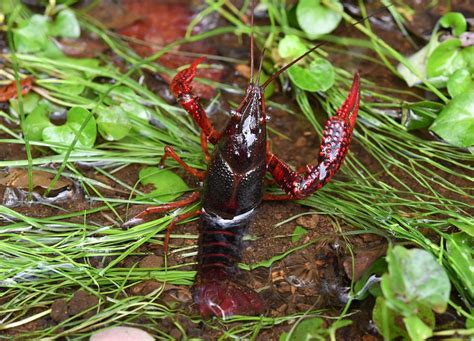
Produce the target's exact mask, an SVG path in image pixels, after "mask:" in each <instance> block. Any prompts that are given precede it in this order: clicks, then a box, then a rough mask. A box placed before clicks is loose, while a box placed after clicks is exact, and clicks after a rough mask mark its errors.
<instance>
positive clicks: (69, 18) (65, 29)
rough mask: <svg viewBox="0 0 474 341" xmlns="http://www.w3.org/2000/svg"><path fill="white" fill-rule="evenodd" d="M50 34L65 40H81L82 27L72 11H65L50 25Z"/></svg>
mask: <svg viewBox="0 0 474 341" xmlns="http://www.w3.org/2000/svg"><path fill="white" fill-rule="evenodd" d="M49 34H50V35H52V36H57V37H63V38H79V36H80V35H81V27H80V26H79V22H78V21H77V18H76V15H75V14H74V12H73V11H72V10H70V9H63V10H62V11H61V12H59V13H58V15H57V16H56V18H55V20H54V21H53V22H52V23H51V24H50V25H49Z"/></svg>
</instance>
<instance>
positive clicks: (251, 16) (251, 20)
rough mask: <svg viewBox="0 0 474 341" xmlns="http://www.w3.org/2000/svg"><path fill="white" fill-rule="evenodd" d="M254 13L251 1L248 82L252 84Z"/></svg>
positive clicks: (253, 3) (253, 5) (253, 2)
mask: <svg viewBox="0 0 474 341" xmlns="http://www.w3.org/2000/svg"><path fill="white" fill-rule="evenodd" d="M254 11H255V0H252V13H251V14H250V29H251V32H250V82H251V83H253V76H254V72H253V68H254V57H253V54H254V36H253V31H254V30H253V29H254V24H253V20H254V19H253V12H254Z"/></svg>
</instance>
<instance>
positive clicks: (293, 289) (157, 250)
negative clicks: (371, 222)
mask: <svg viewBox="0 0 474 341" xmlns="http://www.w3.org/2000/svg"><path fill="white" fill-rule="evenodd" d="M103 3H104V4H103V5H104V6H109V7H106V8H108V9H110V8H113V9H114V10H113V11H112V10H111V11H110V13H117V14H112V15H109V16H107V17H106V18H100V17H98V19H99V20H102V21H103V23H104V24H105V25H106V26H108V27H110V28H111V29H114V30H116V31H117V32H119V33H121V34H124V35H127V36H132V37H136V38H140V39H144V40H147V39H148V40H150V41H151V43H153V44H156V46H160V45H162V44H167V43H169V42H171V41H174V40H176V39H177V38H178V37H179V36H182V35H184V33H185V28H186V27H187V23H188V22H186V17H184V19H183V17H176V18H175V20H176V22H174V23H173V25H174V26H173V27H175V28H179V29H175V30H171V31H170V32H168V31H165V32H163V31H164V30H163V28H162V27H161V26H160V25H163V21H164V19H162V18H161V19H160V18H155V19H156V20H157V21H158V23H159V24H157V25H158V26H153V27H156V29H157V30H159V31H160V34H156V32H149V31H146V30H145V29H144V28H143V25H145V26H149V25H154V24H153V23H152V22H150V20H152V19H151V18H150V17H148V16H146V15H145V14H144V13H155V10H156V12H159V13H167V12H166V11H169V7H170V6H178V7H179V8H180V9H179V10H180V11H181V12H185V14H186V13H188V12H186V11H191V10H190V9H189V6H187V3H186V2H185V1H182V2H177V4H172V3H171V2H163V3H160V4H158V5H157V6H158V7H159V8H158V9H156V8H155V9H154V10H153V11H152V10H150V8H148V7H147V6H151V7H153V6H154V5H156V2H155V4H154V5H153V4H152V3H153V1H151V0H149V1H145V2H140V4H142V5H143V7H141V6H138V5H137V3H138V2H135V3H134V2H133V1H132V2H131V3H133V5H130V4H127V1H123V3H122V2H113V4H112V5H111V4H107V1H104V2H103ZM440 3H441V2H440ZM117 4H118V5H117ZM193 4H194V2H193ZM237 5H238V4H237ZM411 5H413V6H414V7H415V8H416V9H417V11H416V13H415V14H414V15H415V16H418V15H419V19H417V20H414V24H413V25H408V28H409V30H410V31H411V32H412V33H413V35H414V39H415V40H417V41H419V42H421V41H422V40H421V39H423V38H425V37H426V35H427V33H428V32H431V27H432V24H433V22H435V21H436V20H437V18H438V16H439V15H440V14H441V13H443V12H444V11H445V8H444V6H443V5H442V4H440V5H439V6H436V7H434V8H433V10H430V11H429V12H425V11H424V8H423V6H422V5H420V4H419V2H416V1H413V2H411ZM110 6H114V7H110ZM117 6H118V7H117ZM120 6H131V7H126V8H127V9H128V10H127V11H125V13H126V14H127V16H126V17H127V18H129V20H128V21H124V20H120V19H119V18H123V17H124V10H123V8H122V7H120ZM133 6H135V7H133ZM137 6H138V7H137ZM374 6H375V5H374ZM453 6H457V8H459V9H460V10H462V11H465V13H468V11H469V10H470V11H471V14H474V13H472V11H473V9H472V8H471V7H472V6H471V7H469V1H459V2H454V1H453ZM191 8H194V7H191ZM347 8H348V10H349V11H350V12H351V11H352V14H357V9H356V7H355V6H354V5H353V4H347ZM174 9H175V10H176V8H174ZM101 11H102V13H104V9H101ZM130 11H131V12H132V15H130ZM466 11H467V12H466ZM369 12H370V8H369ZM191 14H192V12H190V14H189V15H191ZM468 14H469V13H468ZM138 19H139V20H138ZM180 20H181V21H180ZM219 20H221V19H218V18H211V20H210V22H206V23H205V25H208V26H207V27H214V26H216V25H219V22H218V21H219ZM262 20H264V19H262ZM371 21H372V24H373V25H374V28H375V29H376V30H377V34H378V35H379V36H380V37H381V38H383V39H384V40H385V41H387V42H389V44H391V45H392V46H397V49H398V50H399V51H400V52H402V53H409V52H412V51H415V49H414V48H413V47H412V46H411V45H410V43H408V42H407V40H406V39H405V38H404V37H403V36H402V35H401V34H400V33H399V32H398V30H396V28H395V26H394V24H393V22H391V21H390V20H389V19H388V18H387V16H386V15H380V16H377V17H376V18H373V19H371ZM203 29H205V27H197V28H196V30H198V31H199V30H203ZM347 30H348V27H347V26H344V25H341V27H340V28H338V31H337V32H338V33H341V34H343V35H345V36H347V35H351V36H358V34H357V32H355V31H354V30H352V31H351V32H347ZM394 32H397V33H394ZM147 34H149V35H150V36H148V35H147ZM220 39H222V40H221V41H219V44H217V45H216V43H215V42H213V41H206V42H205V43H204V44H195V45H193V46H188V47H186V48H185V49H186V50H187V51H192V52H195V53H209V54H217V55H224V56H226V57H231V58H237V59H242V60H245V59H246V54H247V51H248V44H247V43H245V44H244V45H243V46H242V45H241V44H240V43H239V41H238V40H236V39H235V37H232V36H225V37H224V38H220ZM153 44H150V45H149V46H145V47H144V46H134V47H135V48H136V49H137V51H138V52H139V53H140V54H141V55H143V56H146V55H149V54H150V53H153V52H156V49H155V47H154V45H153ZM86 46H88V47H90V45H86ZM97 46H99V45H97ZM150 46H151V47H150ZM97 51H100V52H102V51H103V49H102V47H98V49H97ZM75 53H76V54H79V55H80V54H81V53H77V50H75ZM190 58H192V57H190ZM331 59H332V60H333V61H334V62H335V64H337V65H339V66H344V67H345V68H347V70H348V71H350V72H352V71H353V70H355V69H358V70H360V72H361V76H362V77H363V78H367V79H370V80H372V81H374V82H376V83H377V84H389V85H391V86H397V85H399V86H400V87H404V84H403V83H402V81H401V80H399V79H397V78H396V77H394V76H393V75H391V74H390V73H389V72H387V71H386V70H385V69H384V68H382V67H380V66H377V65H375V64H373V63H368V62H367V63H358V64H355V63H354V61H353V60H350V59H349V58H348V57H347V56H346V55H334V56H331ZM188 61H189V58H187V57H186V58H184V59H182V60H181V59H180V60H177V59H176V58H172V57H169V56H168V57H166V56H165V57H162V59H160V62H162V63H163V64H165V65H166V66H168V67H170V68H175V67H177V66H179V65H182V64H185V63H187V62H188ZM222 65H223V69H222V70H221V71H219V72H214V73H212V74H206V73H205V72H203V73H202V74H200V75H199V76H202V77H206V76H209V77H210V78H211V79H214V80H220V81H223V82H226V81H232V83H234V84H237V85H239V86H240V87H242V88H243V87H244V86H245V84H246V82H247V78H246V75H245V73H244V72H236V71H235V69H234V67H233V66H232V65H229V64H226V63H224V62H223V63H222ZM167 81H169V76H168V75H166V74H160V75H158V76H151V75H148V76H147V85H148V86H149V87H151V88H153V87H154V88H155V89H156V91H161V92H162V94H163V97H165V98H170V97H169V93H167V90H166V88H167V85H166V82H167ZM289 90H290V89H277V93H276V95H275V96H274V97H273V98H272V100H273V101H275V102H277V103H283V104H285V105H289V106H291V107H293V108H294V109H295V111H298V110H297V106H296V104H295V103H294V99H293V98H291V91H289ZM197 91H198V92H199V94H200V95H201V96H202V97H204V98H211V97H212V96H213V95H214V91H213V89H212V88H210V87H207V86H203V87H199V88H198V89H197ZM236 99H237V97H235V96H234V95H231V94H228V95H226V96H224V98H223V99H222V100H221V101H220V106H218V109H223V108H224V109H225V108H227V107H228V104H227V101H229V100H234V101H236ZM170 100H171V99H170ZM312 104H314V110H315V111H316V110H317V106H318V105H317V103H316V102H315V103H312ZM216 111H219V110H216ZM269 114H270V116H271V117H272V120H271V122H270V127H271V128H273V129H275V130H277V131H280V132H284V133H285V135H287V137H288V138H283V137H280V136H278V135H276V134H270V137H271V142H272V149H273V150H274V151H275V153H276V154H277V155H279V156H280V157H281V158H282V159H284V160H286V161H287V162H288V163H289V164H291V165H293V166H295V167H298V166H302V165H304V164H306V163H314V161H315V159H316V158H317V155H318V148H319V139H318V137H317V135H316V133H315V132H314V130H313V129H312V128H311V127H310V126H308V123H307V121H305V120H304V119H302V118H301V117H299V116H294V115H288V114H287V113H286V112H283V111H281V110H278V109H276V108H274V107H273V108H272V107H269ZM212 119H213V120H214V121H215V124H216V125H217V126H222V125H223V122H225V120H226V117H225V116H222V115H219V113H217V114H215V115H213V116H212ZM351 149H352V151H353V152H355V153H356V155H357V157H358V158H359V159H360V160H362V161H363V163H364V165H365V166H366V167H368V168H369V169H371V168H373V169H374V172H375V171H377V168H378V166H377V163H376V162H374V161H373V160H370V158H368V155H367V154H366V153H365V152H364V149H363V148H362V146H358V145H357V144H354V145H353V146H352V147H351ZM33 153H34V156H35V155H40V154H39V152H38V151H33ZM25 158H26V155H25V151H24V150H23V149H22V148H21V147H20V146H19V145H16V144H6V143H3V144H1V145H0V159H2V160H17V159H25ZM79 169H80V170H81V171H82V172H83V174H84V175H87V176H88V177H90V178H91V179H96V180H100V181H102V182H104V183H106V184H110V186H111V187H112V188H113V187H114V186H116V185H115V183H114V182H112V181H110V180H109V179H107V178H105V177H104V176H103V175H101V174H99V173H97V172H95V170H94V169H92V168H89V167H87V166H83V167H79ZM139 169H140V166H139V165H130V166H128V167H126V168H124V169H122V170H121V171H120V172H118V173H115V176H116V177H117V178H118V179H120V180H121V181H123V182H125V183H127V184H128V185H130V186H134V185H135V183H136V182H137V180H138V171H139ZM51 170H52V171H53V173H47V172H41V171H38V172H35V174H34V184H35V188H34V190H35V193H37V196H36V203H35V204H34V205H29V204H27V200H28V198H27V195H26V192H27V183H28V182H27V181H25V175H26V173H25V172H22V171H21V170H9V171H7V170H5V172H4V174H2V176H1V177H0V198H4V204H7V203H8V202H10V203H12V204H11V205H10V207H12V208H13V209H14V210H15V211H17V212H19V213H22V214H24V215H27V216H35V217H49V216H53V215H56V214H62V213H64V212H72V211H79V210H83V209H86V208H88V207H90V204H89V202H88V200H87V196H86V194H85V193H84V191H83V190H82V189H81V188H80V186H77V184H74V183H72V182H71V181H70V180H68V179H67V178H61V179H60V182H59V183H57V184H56V187H55V188H54V189H53V191H52V192H51V193H50V194H49V196H48V197H47V198H44V197H43V196H42V193H43V192H44V190H45V188H47V185H48V184H49V181H50V179H51V174H53V175H54V168H51ZM177 172H178V173H179V174H180V175H182V176H183V177H184V178H185V179H186V180H187V182H188V183H189V184H190V185H192V186H196V185H197V183H196V181H195V180H194V179H193V178H191V177H189V176H187V175H186V174H185V173H184V172H182V171H179V170H178V171H177ZM406 181H407V182H410V181H411V180H410V179H407V180H406ZM456 181H458V180H456ZM414 185H415V184H414ZM460 185H463V184H460ZM140 189H141V190H144V191H146V190H147V188H140ZM102 194H103V195H105V196H108V197H117V198H123V199H127V198H128V193H126V192H122V191H119V192H116V191H113V190H103V193H102ZM51 205H54V206H55V207H52V206H51ZM142 209H143V207H142V206H136V207H132V208H131V209H130V211H129V212H128V215H129V216H133V215H134V214H135V213H137V212H140V211H141V210H142ZM118 212H119V214H121V215H122V216H125V215H126V214H127V211H126V208H125V207H119V208H118ZM292 217H294V218H293V219H290V218H292ZM88 219H89V220H90V221H93V222H95V223H97V224H108V223H110V221H109V218H108V215H107V214H106V213H95V214H92V215H90V216H89V217H88ZM287 219H290V220H289V221H288V222H287V223H285V224H282V225H280V223H281V222H282V221H284V220H287ZM296 226H301V227H303V228H304V229H305V230H306V233H305V234H304V235H303V236H302V237H301V238H300V239H299V240H297V241H295V242H291V235H292V234H293V232H294V230H295V228H296ZM341 229H342V231H351V229H352V228H351V226H348V225H344V224H342V226H341ZM177 231H179V234H190V235H196V234H197V233H198V223H197V221H193V222H190V223H186V224H182V225H179V226H178V227H177ZM248 235H249V236H250V237H251V239H252V241H247V242H245V247H244V251H243V262H244V263H245V264H258V263H259V262H261V261H265V260H268V259H270V258H271V257H273V256H275V255H279V254H283V253H284V252H286V251H288V250H290V249H292V248H294V247H296V246H303V245H305V244H307V243H309V245H308V246H306V247H303V248H301V249H299V250H296V251H294V252H292V253H291V254H290V255H289V256H287V257H285V258H283V259H282V260H280V261H276V262H275V263H274V264H273V265H272V266H271V267H259V268H256V269H253V270H252V271H250V272H243V273H242V276H244V277H245V280H246V281H247V283H249V286H250V287H251V288H253V289H255V290H256V291H258V292H259V293H261V295H262V297H263V298H264V299H265V302H266V303H267V311H266V315H267V316H272V317H278V316H286V315H289V314H293V313H297V312H305V311H308V310H315V309H326V311H325V312H324V315H325V316H329V317H330V316H339V313H340V311H341V309H342V307H343V306H344V304H345V303H346V302H347V292H348V288H349V286H350V283H351V279H352V278H355V279H358V278H359V277H360V276H361V274H362V273H363V272H364V270H366V269H367V268H368V267H369V266H370V265H371V264H372V263H373V262H374V261H375V260H376V259H378V258H380V257H381V256H383V255H384V254H385V251H386V247H387V242H386V240H385V239H383V238H381V237H378V236H376V235H374V234H361V235H356V236H351V237H349V238H346V239H343V238H342V237H341V236H340V233H337V232H336V230H335V224H334V221H332V220H331V219H330V218H328V217H326V216H320V215H317V214H314V213H312V212H311V211H308V208H305V207H303V206H301V205H298V204H297V203H294V202H265V203H263V204H262V205H261V207H260V208H259V209H258V212H257V214H256V217H255V221H254V222H253V224H252V225H251V227H250V230H249V231H248ZM195 244H196V241H195V239H185V238H184V239H172V241H171V245H170V248H171V250H176V249H179V248H180V247H185V246H190V247H192V246H194V245H195ZM349 246H350V247H349ZM194 250H195V249H194ZM351 252H352V253H354V255H355V258H354V259H355V261H354V269H353V268H352V257H351ZM137 254H140V255H139V256H138V255H137V256H130V257H127V258H126V259H124V260H123V261H121V262H120V263H119V264H118V266H119V267H123V268H129V267H134V266H138V267H140V268H154V267H161V266H162V265H163V263H164V255H163V249H162V246H161V245H158V244H156V243H149V244H146V245H144V246H142V247H141V248H140V249H139V250H137ZM181 255H182V254H181V253H172V254H171V256H170V257H169V259H168V265H169V266H174V265H179V264H188V263H189V258H183V257H182V256H181ZM111 260H112V258H104V257H100V258H99V257H97V258H96V259H94V258H91V259H88V260H87V262H88V263H90V264H92V265H93V266H94V267H96V268H103V267H105V266H106V265H107V264H108V262H110V261H111ZM188 267H189V269H190V270H191V269H192V267H191V266H188ZM160 286H161V283H160V282H157V281H154V280H150V279H145V280H144V281H143V282H142V283H139V284H137V285H135V286H133V287H130V288H128V289H127V294H129V295H132V296H133V295H146V294H149V293H151V292H153V291H154V290H156V289H157V288H159V287H160ZM160 302H162V303H163V304H165V305H168V306H171V307H173V308H174V309H177V310H179V311H181V314H178V315H177V316H176V319H177V320H178V321H179V322H180V324H181V326H182V327H183V328H184V329H185V331H186V335H187V336H188V337H201V338H204V339H213V338H215V337H216V336H218V335H220V333H219V332H218V331H216V329H215V328H212V327H209V326H208V325H203V324H196V323H194V322H193V320H192V319H190V318H189V316H192V315H193V314H195V307H194V306H193V304H192V298H191V293H190V290H189V287H188V286H176V285H167V287H166V289H165V291H164V293H163V294H162V295H161V296H160ZM96 304H97V298H96V297H95V296H92V295H90V294H88V293H86V292H84V291H82V290H79V289H78V290H77V291H76V292H74V294H73V297H72V299H71V300H69V301H67V300H64V299H58V300H56V301H54V302H52V303H51V307H50V308H51V309H52V310H51V314H50V315H49V316H45V317H44V318H42V319H39V320H38V319H37V320H35V321H34V322H33V323H30V324H26V325H23V326H21V327H19V328H16V329H10V330H9V331H8V334H6V335H18V334H21V333H23V332H25V331H31V330H34V329H39V328H44V327H45V326H50V325H54V324H57V323H60V322H62V321H64V320H66V319H67V318H68V317H70V316H73V315H75V314H77V313H79V312H81V311H84V310H87V309H88V308H90V307H93V306H95V305H96ZM373 304H374V302H373V301H371V300H370V299H368V300H365V301H363V303H355V304H353V305H352V306H351V310H350V313H351V314H352V315H351V319H352V320H353V321H354V322H353V324H352V325H351V326H348V327H345V328H342V329H341V330H340V331H339V332H338V337H340V339H344V340H364V341H368V340H375V339H381V337H380V335H378V334H377V331H376V329H375V327H374V325H373V323H372V321H371V312H372V307H373ZM35 312H37V311H32V312H31V314H34V313H35ZM91 314H93V312H89V313H87V315H85V316H84V318H87V317H88V316H91ZM157 321H158V322H157V323H158V324H159V325H158V328H159V329H160V330H162V331H163V332H165V333H169V335H171V336H172V337H174V338H176V339H178V338H180V337H182V331H180V330H179V328H177V327H176V326H175V323H174V321H172V320H171V319H168V318H165V319H161V320H157ZM135 322H138V323H140V321H135ZM457 323H459V322H457ZM290 328H291V326H290V325H281V326H277V327H274V328H272V329H267V330H264V331H262V332H261V333H260V335H259V336H258V339H260V340H269V339H278V337H279V335H280V334H281V333H282V332H283V331H288V330H289V329H290Z"/></svg>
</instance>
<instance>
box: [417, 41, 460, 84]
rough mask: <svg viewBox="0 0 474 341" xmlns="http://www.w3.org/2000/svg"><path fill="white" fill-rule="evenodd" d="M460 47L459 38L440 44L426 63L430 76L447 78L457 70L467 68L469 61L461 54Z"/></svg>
mask: <svg viewBox="0 0 474 341" xmlns="http://www.w3.org/2000/svg"><path fill="white" fill-rule="evenodd" d="M460 47H461V41H460V40H459V39H448V40H446V41H444V42H442V43H441V44H440V45H438V47H437V48H436V49H435V50H434V51H433V53H432V54H431V55H430V56H429V58H428V62H427V65H426V68H427V74H428V77H430V78H436V77H444V78H446V80H447V77H449V76H450V75H451V74H452V73H454V72H455V71H456V70H459V69H462V68H466V67H467V65H468V63H467V62H466V60H465V58H464V56H463V54H461V48H460Z"/></svg>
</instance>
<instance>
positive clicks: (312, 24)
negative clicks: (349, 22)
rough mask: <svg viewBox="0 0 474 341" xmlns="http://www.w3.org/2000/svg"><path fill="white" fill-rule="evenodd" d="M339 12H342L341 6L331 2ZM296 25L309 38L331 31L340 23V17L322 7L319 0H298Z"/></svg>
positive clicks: (334, 0) (336, 2) (338, 3)
mask: <svg viewBox="0 0 474 341" xmlns="http://www.w3.org/2000/svg"><path fill="white" fill-rule="evenodd" d="M331 3H332V5H333V6H334V7H336V8H337V9H338V10H339V11H341V12H342V11H343V7H342V4H341V3H340V2H339V1H337V0H332V1H331ZM296 18H297V19H298V24H299V25H300V27H301V28H302V29H303V31H305V32H306V34H307V35H308V37H309V38H311V39H314V38H316V37H318V36H320V35H323V34H326V33H329V32H331V31H333V30H334V29H335V28H336V27H337V25H339V22H340V21H341V18H342V17H341V15H340V14H339V13H338V12H336V11H334V10H332V9H330V8H328V7H326V6H324V5H323V4H322V3H321V1H319V0H300V2H299V3H298V5H297V7H296Z"/></svg>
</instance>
